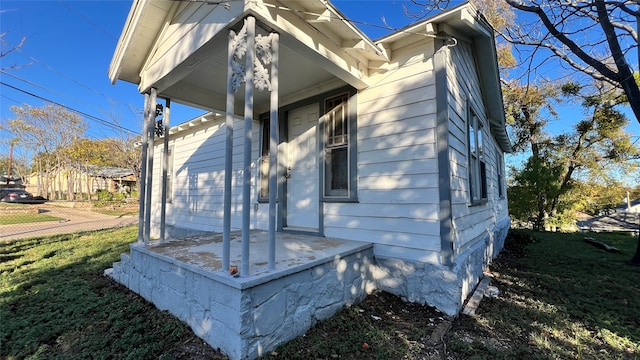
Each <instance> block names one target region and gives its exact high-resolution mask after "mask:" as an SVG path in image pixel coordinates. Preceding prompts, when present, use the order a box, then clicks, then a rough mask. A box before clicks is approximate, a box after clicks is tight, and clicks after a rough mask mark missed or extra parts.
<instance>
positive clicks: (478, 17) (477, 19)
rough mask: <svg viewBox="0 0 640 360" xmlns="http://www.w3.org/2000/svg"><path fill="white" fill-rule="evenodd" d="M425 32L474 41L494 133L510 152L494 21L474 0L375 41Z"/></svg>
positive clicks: (383, 43)
mask: <svg viewBox="0 0 640 360" xmlns="http://www.w3.org/2000/svg"><path fill="white" fill-rule="evenodd" d="M424 36H431V37H443V38H449V37H453V38H456V39H462V40H466V41H469V42H470V43H472V44H473V46H474V50H475V53H476V57H475V58H476V62H477V65H478V72H479V76H480V86H481V88H482V94H483V96H484V103H485V107H486V109H487V117H488V119H489V124H490V127H491V133H492V134H493V136H495V138H496V140H497V141H498V144H499V145H500V147H501V149H502V150H503V151H504V152H511V151H512V147H511V141H510V140H509V135H508V134H507V130H506V118H505V114H504V103H503V99H502V87H501V85H500V72H499V70H498V55H497V52H496V50H495V49H496V44H495V37H494V32H493V28H492V27H491V25H489V23H488V22H487V21H486V19H485V18H484V17H483V16H482V14H480V13H479V12H478V10H477V9H476V8H475V7H474V6H473V5H472V4H471V3H468V2H466V3H463V4H461V5H458V6H456V7H453V8H451V9H449V10H447V11H445V12H443V13H441V14H438V15H436V16H433V17H431V18H428V19H426V20H424V21H422V22H419V23H416V24H412V25H410V26H408V27H406V28H404V29H401V30H399V31H397V32H395V33H393V34H391V35H388V36H385V37H383V38H380V39H378V40H376V41H375V43H376V44H378V46H379V47H382V48H386V49H388V48H391V44H393V43H395V42H399V41H402V42H404V43H407V42H409V41H411V38H413V39H414V41H418V40H419V39H420V38H422V39H424Z"/></svg>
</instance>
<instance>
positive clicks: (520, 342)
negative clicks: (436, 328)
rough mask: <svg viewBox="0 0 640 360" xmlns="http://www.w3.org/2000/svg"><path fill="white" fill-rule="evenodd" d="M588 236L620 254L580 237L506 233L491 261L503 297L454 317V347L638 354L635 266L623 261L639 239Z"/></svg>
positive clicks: (483, 351)
mask: <svg viewBox="0 0 640 360" xmlns="http://www.w3.org/2000/svg"><path fill="white" fill-rule="evenodd" d="M588 235H589V236H593V237H594V238H596V239H597V240H600V241H603V242H605V243H607V244H609V245H612V246H615V247H617V248H619V249H621V250H622V251H623V253H622V254H613V253H608V252H605V251H603V250H600V249H597V248H595V247H593V246H591V245H588V244H586V243H585V242H584V241H583V237H584V236H585V235H584V234H561V233H528V232H518V231H512V232H511V241H510V242H508V243H507V246H506V249H505V250H504V251H503V254H502V255H501V257H500V259H499V260H498V261H497V262H496V263H495V264H494V265H493V266H492V270H493V273H494V280H493V284H494V285H495V286H497V287H498V288H499V289H500V290H501V291H502V294H501V296H499V297H498V298H495V299H487V298H485V300H483V302H482V304H481V306H480V309H479V311H478V314H479V316H477V317H476V318H473V319H472V318H467V317H461V318H460V319H459V321H457V322H456V324H455V326H454V328H453V331H451V332H450V339H449V340H450V342H451V343H450V347H451V348H452V350H453V351H455V352H456V353H458V354H460V355H462V356H467V357H472V358H478V359H511V358H516V357H519V358H527V359H536V358H541V359H549V358H553V359H640V267H632V266H629V265H627V261H628V260H630V258H631V257H632V255H633V253H634V250H635V245H636V241H637V238H634V237H631V236H628V235H623V234H622V235H621V234H588ZM469 334H472V335H469ZM490 340H493V343H492V342H491V341H490Z"/></svg>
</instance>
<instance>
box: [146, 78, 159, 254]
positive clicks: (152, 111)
mask: <svg viewBox="0 0 640 360" xmlns="http://www.w3.org/2000/svg"><path fill="white" fill-rule="evenodd" d="M156 102H157V95H156V89H155V88H151V95H150V96H149V107H148V110H149V119H147V121H148V123H147V139H148V141H147V142H148V143H151V144H150V146H151V148H149V144H147V159H146V161H147V185H146V188H145V207H144V210H145V214H144V225H145V227H144V236H143V239H144V243H145V244H147V245H148V244H149V240H150V239H151V193H152V192H153V188H152V183H153V153H154V149H153V148H154V144H153V142H154V131H153V130H154V127H155V126H154V122H155V121H154V120H155V118H156V117H155V115H156Z"/></svg>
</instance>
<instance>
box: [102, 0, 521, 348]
mask: <svg viewBox="0 0 640 360" xmlns="http://www.w3.org/2000/svg"><path fill="white" fill-rule="evenodd" d="M247 64H248V66H247ZM109 77H110V79H111V81H112V82H114V83H115V82H116V81H117V80H123V81H127V82H131V83H135V84H138V85H139V90H140V92H141V93H143V94H145V114H146V129H147V131H146V132H145V141H144V142H143V151H145V152H146V155H145V156H146V159H147V161H145V164H144V165H143V169H144V170H143V179H144V180H145V184H144V185H143V189H142V193H143V194H144V196H141V199H142V200H141V208H142V211H141V220H142V221H141V225H140V231H139V242H138V244H135V245H132V247H131V254H130V255H127V254H124V255H123V257H122V261H121V262H119V263H116V264H114V268H113V269H112V270H109V274H110V275H111V276H113V277H114V278H115V279H116V280H117V281H119V282H121V283H123V284H125V285H127V286H128V287H129V288H131V289H132V290H134V291H136V292H138V293H140V294H141V295H142V296H144V297H145V298H147V299H149V300H150V301H152V302H154V303H155V304H156V306H158V307H159V308H161V309H167V310H169V311H171V312H172V313H173V314H175V315H176V316H178V317H179V318H181V319H182V320H184V321H186V322H187V323H189V324H190V325H191V327H192V328H193V329H194V331H195V332H196V333H197V334H198V335H200V336H202V337H203V338H204V339H205V340H207V341H208V342H209V343H210V344H211V345H213V346H215V347H220V348H221V349H222V350H223V351H225V352H226V353H227V354H228V355H229V356H230V357H231V358H254V357H256V356H259V355H261V354H264V353H265V352H266V351H268V350H269V349H272V348H273V347H275V346H277V345H278V344H280V343H282V342H284V341H287V340H289V339H291V338H293V337H295V336H299V335H301V334H303V333H304V332H305V331H306V330H308V328H309V327H310V326H311V325H312V324H313V323H314V322H315V321H317V320H319V319H323V318H326V317H328V316H330V315H332V314H333V313H334V312H335V311H337V310H338V309H339V308H340V307H342V306H344V305H345V304H351V303H354V302H357V301H359V300H361V299H362V298H363V297H364V296H366V294H367V293H369V292H370V291H372V290H373V289H382V290H384V291H388V292H391V293H394V294H397V295H400V296H402V297H403V298H405V299H407V300H408V301H414V302H421V303H427V304H430V305H433V306H436V307H438V308H439V309H441V310H442V311H444V312H445V313H448V314H456V313H457V312H458V311H459V310H460V309H461V307H462V305H463V303H464V301H465V299H466V298H467V296H468V295H469V294H470V292H471V291H472V290H473V289H474V287H475V285H476V284H477V282H478V280H479V278H480V277H482V273H483V269H484V267H485V266H486V265H487V264H488V262H489V261H490V260H491V259H492V258H493V257H494V256H495V255H496V254H497V253H498V252H499V251H500V249H501V248H502V245H503V242H504V239H505V237H506V234H507V231H508V229H509V226H510V221H509V217H508V211H507V199H506V191H505V177H504V159H503V155H504V153H505V152H509V151H510V149H511V147H510V142H509V138H508V136H507V133H506V129H505V117H504V112H503V102H502V94H501V90H500V82H499V74H498V68H497V58H496V50H495V44H494V36H493V31H492V29H491V27H490V26H489V25H488V23H487V22H486V20H485V19H484V18H483V17H482V16H481V14H479V13H478V11H477V10H476V9H475V8H474V7H473V6H472V5H471V4H468V3H464V4H461V5H459V6H456V7H454V8H451V9H449V10H447V11H445V12H443V13H441V14H439V15H436V16H433V17H431V18H429V19H427V20H425V21H422V22H420V23H417V24H415V25H412V26H409V27H407V28H404V29H402V30H399V31H396V32H394V33H392V34H390V35H388V36H386V37H383V38H381V39H378V40H371V39H369V38H367V36H365V35H364V34H363V33H362V31H360V30H359V29H358V28H357V27H356V26H355V25H354V24H353V23H351V22H350V21H349V20H348V19H346V18H345V16H344V15H343V14H342V13H341V12H340V11H339V10H338V9H337V8H335V7H334V6H333V5H332V4H330V3H328V2H326V1H324V0H308V1H291V0H252V1H248V0H247V1H221V2H187V1H155V0H136V1H134V3H133V6H132V8H131V11H130V13H129V17H128V19H127V22H126V24H125V27H124V30H123V32H122V35H121V37H120V41H119V43H118V46H117V48H116V50H115V53H114V57H113V60H112V63H111V67H110V68H109ZM157 98H163V99H165V101H164V106H165V107H164V109H162V114H161V115H160V116H158V117H157V118H158V119H161V118H162V120H163V122H164V123H163V126H164V128H165V132H164V135H161V136H157V135H155V136H154V132H153V125H154V124H155V123H156V116H155V114H154V112H155V110H156V106H157V105H156V103H157V102H158V100H157ZM171 102H180V103H184V104H188V105H192V106H197V107H200V108H203V109H208V110H209V112H207V113H206V114H204V115H203V116H201V117H198V118H196V119H192V120H189V121H187V122H184V123H182V124H180V125H178V126H173V127H170V126H169V125H168V122H169V117H170V116H169V115H170V107H171ZM161 103H162V102H161ZM158 113H160V111H159V112H158ZM147 168H148V169H149V171H147V170H146V169H147ZM152 238H159V239H160V240H159V241H150V240H151V239H152ZM236 267H237V268H236Z"/></svg>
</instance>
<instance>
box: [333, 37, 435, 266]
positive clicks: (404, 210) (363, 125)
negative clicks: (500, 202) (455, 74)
mask: <svg viewBox="0 0 640 360" xmlns="http://www.w3.org/2000/svg"><path fill="white" fill-rule="evenodd" d="M418 46H419V48H417V47H418ZM432 53H433V43H430V44H426V45H425V44H424V43H422V44H419V45H416V47H406V48H403V49H399V50H397V51H395V52H394V58H393V59H392V63H391V69H390V70H389V71H386V72H381V73H379V74H376V75H373V76H372V78H371V80H372V81H371V83H372V84H373V85H372V86H371V87H369V88H367V89H366V90H363V91H360V92H359V94H358V120H357V121H358V139H357V141H358V147H357V148H358V167H357V172H358V202H357V203H326V204H325V205H324V210H325V220H324V223H325V234H326V235H327V236H336V237H341V238H346V239H354V240H366V241H370V242H373V243H374V244H375V246H374V251H375V253H376V256H393V257H396V258H405V259H413V260H419V261H426V262H433V263H437V262H438V252H439V250H440V240H439V232H440V226H439V219H438V169H437V153H436V146H435V144H436V138H435V126H436V121H435V117H436V114H435V112H436V106H435V99H436V89H435V82H434V76H433V62H432V60H431V59H430V58H431V55H432Z"/></svg>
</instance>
